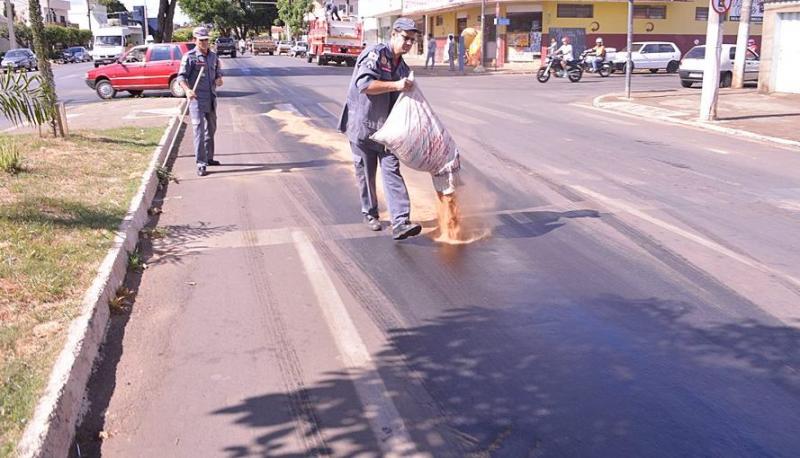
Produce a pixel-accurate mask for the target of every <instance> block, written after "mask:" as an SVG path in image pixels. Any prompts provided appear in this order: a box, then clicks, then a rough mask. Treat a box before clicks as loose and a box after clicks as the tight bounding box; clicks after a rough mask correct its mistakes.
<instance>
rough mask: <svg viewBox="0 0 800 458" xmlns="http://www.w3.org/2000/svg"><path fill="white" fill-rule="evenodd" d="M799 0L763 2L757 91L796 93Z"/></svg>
mask: <svg viewBox="0 0 800 458" xmlns="http://www.w3.org/2000/svg"><path fill="white" fill-rule="evenodd" d="M798 72H800V1H786V0H783V1H781V0H772V1H767V2H765V3H764V39H763V41H762V47H761V67H760V69H759V74H758V89H759V91H760V92H791V93H795V94H800V78H798V77H797V73H798Z"/></svg>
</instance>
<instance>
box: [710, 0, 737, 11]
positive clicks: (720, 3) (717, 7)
mask: <svg viewBox="0 0 800 458" xmlns="http://www.w3.org/2000/svg"><path fill="white" fill-rule="evenodd" d="M732 3H733V0H711V7H712V8H714V11H716V12H717V13H719V14H725V13H727V12H728V10H729V9H731V4H732Z"/></svg>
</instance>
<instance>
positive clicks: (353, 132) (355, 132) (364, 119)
mask: <svg viewBox="0 0 800 458" xmlns="http://www.w3.org/2000/svg"><path fill="white" fill-rule="evenodd" d="M393 57H394V52H392V49H391V48H390V47H389V45H388V44H386V43H380V44H377V45H373V46H369V47H367V48H366V49H365V50H364V51H362V52H361V55H359V56H358V59H357V60H356V65H355V69H354V70H353V77H352V79H351V80H350V86H349V87H348V90H347V100H346V102H345V105H344V109H343V110H342V116H341V118H340V120H339V130H340V131H341V132H345V133H347V138H348V139H349V140H350V141H351V142H355V143H358V142H363V141H365V140H368V139H369V137H370V136H371V135H372V134H374V133H375V132H376V131H378V129H380V128H381V127H382V126H383V124H384V123H385V122H386V118H387V117H389V112H390V111H391V110H392V107H393V106H394V103H395V102H396V101H397V97H399V95H400V92H388V93H385V94H379V95H367V94H365V93H364V91H365V90H366V89H367V87H369V85H370V83H371V82H373V81H376V80H378V81H399V80H401V79H403V78H406V77H408V75H409V74H410V73H411V70H410V69H409V68H408V65H406V63H405V61H403V58H402V57H400V60H399V61H398V63H397V65H394V61H393Z"/></svg>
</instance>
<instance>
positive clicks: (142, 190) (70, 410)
mask: <svg viewBox="0 0 800 458" xmlns="http://www.w3.org/2000/svg"><path fill="white" fill-rule="evenodd" d="M184 104H185V102H183V103H181V104H180V106H179V109H180V112H179V113H182V112H183V105H184ZM179 116H180V115H176V116H174V117H173V118H172V119H171V120H170V122H169V124H168V125H167V128H166V129H165V131H164V134H163V135H162V136H161V139H160V140H159V142H158V146H156V148H155V150H154V152H153V157H152V159H151V160H150V164H149V165H148V167H147V170H146V171H145V172H144V174H143V175H142V181H141V184H140V186H139V189H138V191H137V193H136V195H135V196H134V197H133V199H132V200H131V205H130V207H129V208H128V212H127V213H126V215H125V219H124V220H123V221H122V223H121V224H120V226H119V228H118V229H117V233H116V235H115V237H114V244H113V246H112V247H111V248H110V249H109V250H108V252H107V253H106V256H105V258H104V259H103V262H102V263H101V264H100V267H99V268H98V269H97V276H96V277H95V279H94V281H93V282H92V284H91V286H90V287H89V289H88V290H87V291H86V293H85V295H84V296H83V300H82V305H81V311H80V315H79V316H78V317H77V318H75V319H74V320H72V323H71V324H70V327H69V331H68V334H67V338H66V341H65V344H64V348H62V350H61V352H60V354H59V355H58V359H57V360H56V362H55V364H54V366H53V369H52V371H51V372H50V378H49V380H48V383H47V386H46V388H45V390H44V393H43V394H42V396H41V397H40V398H39V401H38V402H37V405H36V409H35V410H34V414H33V417H32V418H31V420H30V422H29V423H28V424H27V426H26V427H25V431H24V432H23V435H22V438H21V440H20V441H19V443H18V444H17V450H16V452H17V454H18V456H19V457H21V458H34V457H37V458H38V457H48V458H50V457H66V456H68V454H69V448H70V446H71V444H72V440H73V436H74V434H75V427H76V424H77V422H78V419H79V416H80V413H81V406H82V403H83V399H84V394H85V392H86V386H87V384H88V382H89V377H90V376H91V374H92V368H93V367H94V362H95V358H96V357H97V355H98V353H99V350H100V346H101V345H102V343H103V341H104V340H105V335H106V330H107V328H108V322H109V317H110V312H109V308H108V302H109V301H110V300H111V298H113V297H114V296H115V295H116V291H117V288H119V286H120V285H121V284H122V282H123V281H124V280H125V275H126V273H127V269H128V253H129V252H130V251H133V250H134V249H135V248H136V244H137V243H138V241H139V231H140V230H141V229H142V228H143V227H144V225H145V224H146V223H147V221H148V214H147V210H148V209H149V207H150V204H151V203H152V200H153V197H154V196H155V194H156V191H157V189H158V181H159V180H158V175H157V170H158V168H159V167H161V165H162V163H163V162H164V160H165V159H166V158H167V157H168V156H169V155H170V153H171V151H170V146H171V145H172V143H173V142H172V140H173V139H174V138H175V137H176V136H177V135H178V133H179V132H180V127H181V125H182V124H183V123H182V119H179Z"/></svg>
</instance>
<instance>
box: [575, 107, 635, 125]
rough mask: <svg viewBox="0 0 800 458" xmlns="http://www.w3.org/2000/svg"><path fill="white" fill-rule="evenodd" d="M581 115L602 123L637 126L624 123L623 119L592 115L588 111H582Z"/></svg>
mask: <svg viewBox="0 0 800 458" xmlns="http://www.w3.org/2000/svg"><path fill="white" fill-rule="evenodd" d="M580 106H581V108H586V107H585V106H582V105H580ZM580 115H581V116H586V117H587V118H592V119H597V120H600V121H603V122H610V123H612V124H619V125H621V126H635V125H636V124H635V123H632V122H628V121H623V120H621V119H616V118H614V117H611V116H599V115H596V114H594V113H590V112H587V111H582V112H581V113H580Z"/></svg>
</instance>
